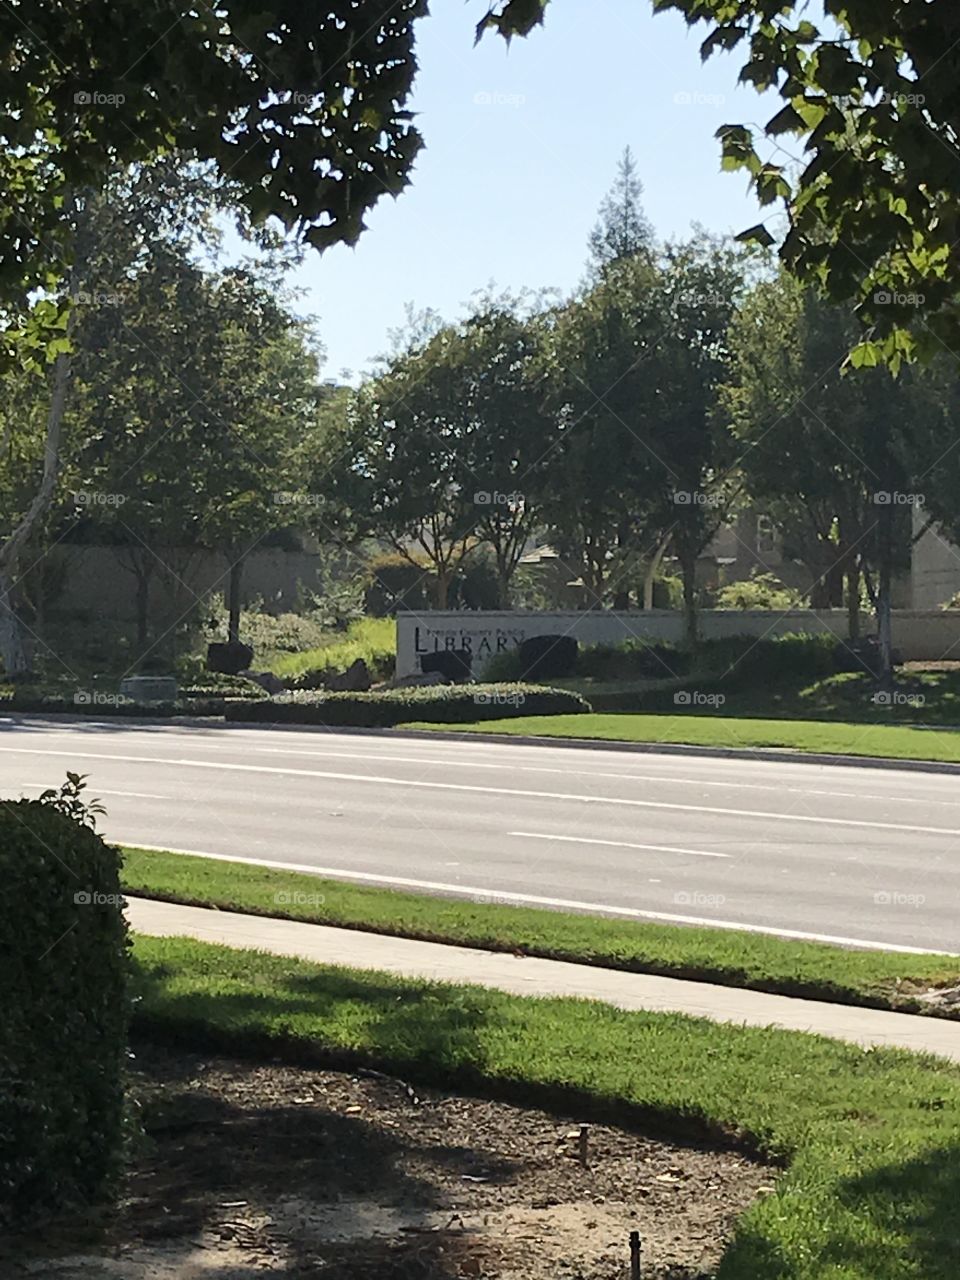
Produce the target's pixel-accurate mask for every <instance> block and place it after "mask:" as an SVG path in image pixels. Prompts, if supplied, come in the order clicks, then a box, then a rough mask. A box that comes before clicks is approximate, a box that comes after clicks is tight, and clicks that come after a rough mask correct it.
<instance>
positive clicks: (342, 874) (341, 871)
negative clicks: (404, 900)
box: [110, 835, 944, 956]
mask: <svg viewBox="0 0 960 1280" xmlns="http://www.w3.org/2000/svg"><path fill="white" fill-rule="evenodd" d="M110 838H111V840H112V841H114V842H115V843H117V844H125V845H126V846H127V848H129V849H144V850H146V852H147V853H179V854H183V855H186V856H188V857H191V858H212V859H213V860H214V861H216V862H242V863H244V864H245V865H246V866H252V867H271V868H273V869H274V870H279V871H302V872H304V873H305V874H307V875H314V876H328V877H330V878H331V879H334V880H358V881H361V882H362V883H364V884H389V885H398V886H401V887H403V888H405V889H432V890H434V891H435V892H440V893H450V894H454V895H455V896H458V897H471V898H492V899H494V900H496V901H498V902H503V901H509V902H518V903H521V904H523V903H530V904H532V905H534V906H538V907H564V908H566V909H568V910H572V911H585V912H593V913H595V914H596V913H599V914H602V915H612V916H626V917H628V918H629V919H631V920H665V921H668V922H669V923H672V924H696V925H704V926H705V927H707V928H710V929H735V930H740V932H742V933H762V934H767V935H769V936H771V937H774V938H797V939H800V940H802V941H804V942H828V943H833V944H835V945H837V946H842V947H861V948H863V949H865V950H867V951H902V952H904V953H905V954H906V955H911V956H937V955H943V954H944V953H943V952H942V951H935V950H933V949H931V948H930V947H909V946H905V945H903V944H901V943H897V942H871V941H867V940H866V939H864V938H845V937H838V936H835V935H833V934H829V933H807V932H806V931H803V930H799V929H775V928H772V927H770V926H768V925H761V924H741V923H740V922H739V921H736V920H711V919H709V918H708V917H706V916H677V915H668V914H667V913H665V912H662V911H640V910H638V909H636V908H634V907H614V906H611V905H609V904H608V903H603V902H581V901H579V900H578V899H576V898H546V897H541V896H539V895H538V894H533V893H513V892H510V891H508V890H506V889H479V888H477V887H476V886H473V885H466V884H447V883H444V881H442V880H411V879H409V878H408V877H406V876H382V875H375V874H373V873H372V872H369V871H349V870H347V869H345V868H343V867H317V866H312V865H310V864H309V863H306V862H275V861H273V860H272V859H270V858H238V857H235V856H234V855H232V854H227V853H204V852H203V851H202V850H200V849H167V848H164V847H163V845H159V844H138V843H137V842H136V841H133V840H124V839H123V838H122V837H120V836H115V835H112V836H111V837H110ZM128 896H130V897H136V896H137V895H136V894H130V895H128Z"/></svg>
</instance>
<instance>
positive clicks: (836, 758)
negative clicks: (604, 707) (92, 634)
mask: <svg viewBox="0 0 960 1280" xmlns="http://www.w3.org/2000/svg"><path fill="white" fill-rule="evenodd" d="M37 720H39V721H41V722H43V723H52V724H67V725H88V726H90V727H91V728H94V727H96V726H103V727H104V728H110V729H115V728H118V727H122V726H123V725H130V726H131V727H133V728H170V727H178V726H183V727H184V728H200V729H222V730H227V731H229V730H232V729H258V730H263V731H267V732H270V733H325V734H336V735H338V736H339V735H341V734H343V735H346V736H351V737H367V738H413V739H420V740H421V741H425V742H430V741H440V742H475V743H483V742H492V743H496V744H497V745H502V746H520V747H558V748H566V749H568V750H577V751H621V752H630V753H632V754H636V755H659V756H680V757H681V758H682V757H687V758H693V759H696V758H698V757H699V758H705V759H719V760H754V761H756V760H764V761H766V760H769V761H772V762H773V763H775V764H810V765H837V766H839V767H840V768H846V769H895V770H899V771H900V772H902V773H933V774H938V773H939V774H960V763H951V762H949V761H946V760H898V759H896V758H895V757H890V756H850V755H829V754H826V753H819V752H814V751H791V750H790V749H789V748H786V747H705V746H696V745H692V744H687V743H679V742H623V741H620V740H618V739H615V738H554V737H546V736H541V737H537V736H536V735H532V734H523V735H521V734H513V733H458V732H456V730H453V729H403V728H400V729H366V728H359V727H357V726H355V725H322V724H264V723H263V722H257V721H238V720H231V721H224V720H223V719H221V718H220V717H217V716H171V717H163V716H142V717H141V716H105V717H102V718H98V717H95V716H71V715H70V714H69V713H68V712H58V711H48V712H40V711H37V712H31V711H24V712H8V713H7V714H5V715H3V714H0V730H2V727H3V724H4V722H5V721H13V722H14V723H19V722H29V721H37Z"/></svg>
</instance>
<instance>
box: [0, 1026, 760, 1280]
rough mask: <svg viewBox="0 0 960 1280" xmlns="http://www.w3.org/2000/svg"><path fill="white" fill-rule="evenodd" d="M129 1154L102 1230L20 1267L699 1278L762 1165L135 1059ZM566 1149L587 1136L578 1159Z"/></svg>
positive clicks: (556, 1123) (441, 1096) (599, 1133)
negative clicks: (632, 1273)
mask: <svg viewBox="0 0 960 1280" xmlns="http://www.w3.org/2000/svg"><path fill="white" fill-rule="evenodd" d="M135 1087H136V1090H137V1092H138V1094H139V1096H140V1098H141V1100H142V1108H143V1113H142V1114H143V1122H144V1128H145V1130H146V1133H147V1141H146V1144H145V1149H144V1151H143V1152H142V1154H141V1156H140V1158H139V1159H138V1160H137V1162H136V1164H135V1167H134V1168H133V1169H132V1171H131V1174H130V1177H129V1179H128V1184H127V1187H126V1194H125V1196H124V1199H123V1202H122V1204H121V1206H120V1208H119V1210H118V1212H117V1213H116V1214H115V1216H114V1217H113V1218H112V1220H111V1221H110V1222H108V1223H106V1224H104V1226H103V1227H102V1229H101V1230H99V1231H98V1233H97V1234H96V1236H95V1238H94V1237H91V1235H90V1233H89V1231H88V1233H87V1239H86V1240H85V1241H83V1242H82V1243H81V1237H79V1236H78V1234H77V1232H76V1231H74V1232H66V1233H63V1234H62V1235H61V1237H60V1239H59V1240H58V1241H56V1242H55V1241H52V1240H50V1239H49V1238H47V1239H45V1240H44V1241H43V1244H42V1248H43V1252H44V1256H42V1257H41V1256H40V1255H39V1253H38V1252H36V1249H37V1248H38V1246H36V1245H34V1246H32V1247H33V1249H34V1250H35V1251H34V1252H33V1253H32V1255H31V1256H25V1255H24V1253H22V1252H21V1253H20V1254H18V1256H17V1258H16V1260H13V1259H10V1258H9V1256H8V1263H9V1264H10V1265H12V1266H13V1268H14V1270H13V1272H12V1274H13V1275H20V1276H31V1277H34V1276H42V1277H45V1278H47V1277H49V1278H50V1280H253V1277H259V1276H264V1275H268V1276H269V1275H279V1276H284V1277H287V1278H288V1280H293V1278H294V1277H296V1278H297V1280H306V1278H307V1277H310V1278H316V1280H461V1278H463V1277H480V1278H482V1280H487V1278H489V1280H494V1278H495V1280H558V1278H560V1280H614V1277H616V1278H618V1280H619V1278H620V1277H623V1276H625V1275H628V1274H629V1247H628V1242H629V1235H630V1232H631V1231H639V1232H640V1234H641V1237H642V1241H643V1259H644V1269H643V1275H644V1277H645V1280H703V1278H705V1277H709V1276H710V1275H712V1274H713V1271H714V1269H715V1267H716V1264H717V1263H718V1261H719V1259H720V1256H721V1254H722V1252H723V1246H724V1242H725V1241H726V1240H727V1239H728V1238H729V1235H730V1233H731V1230H732V1227H733V1223H734V1221H735V1219H736V1218H737V1217H738V1215H739V1214H740V1213H742V1212H743V1210H744V1209H746V1208H747V1207H748V1206H749V1205H750V1204H751V1203H752V1202H753V1201H754V1199H755V1198H756V1197H757V1196H758V1195H763V1194H767V1193H769V1192H770V1191H771V1190H772V1189H773V1187H772V1180H773V1173H772V1171H771V1170H770V1169H768V1168H765V1167H764V1166H762V1165H759V1164H756V1163H754V1162H752V1161H750V1160H749V1159H747V1158H745V1157H743V1156H741V1155H738V1154H734V1153H731V1152H719V1151H709V1150H702V1149H699V1148H697V1147H694V1146H690V1145H686V1144H683V1143H668V1142H660V1141H654V1140H651V1139H649V1138H645V1137H642V1136H638V1135H637V1134H635V1133H629V1132H626V1131H624V1130H620V1129H615V1128H611V1127H608V1126H604V1125H590V1126H589V1127H588V1129H587V1131H586V1137H585V1139H583V1140H582V1139H581V1126H580V1125H579V1123H578V1122H577V1118H576V1117H572V1116H570V1117H560V1116H556V1115H551V1114H548V1113H546V1112H543V1111H536V1110H529V1109H526V1108H521V1107H516V1106H509V1105H505V1104H503V1103H495V1102H489V1101H482V1100H479V1099H474V1098H465V1097H460V1096H456V1095H451V1094H446V1093H442V1092H438V1091H436V1090H423V1091H420V1092H418V1093H414V1091H412V1090H410V1089H409V1088H408V1087H406V1086H405V1085H404V1084H403V1083H402V1082H399V1081H394V1080H391V1079H389V1078H387V1077H385V1076H378V1075H376V1074H375V1073H363V1074H359V1075H349V1074H343V1073H339V1072H328V1071H314V1070H304V1069H299V1068H291V1067H286V1066H281V1065H276V1064H274V1065H265V1066H252V1065H250V1064H248V1063H242V1062H236V1061H232V1060H230V1059H225V1058H214V1057H200V1056H196V1055H187V1054H183V1053H172V1052H168V1051H165V1050H159V1049H154V1048H150V1049H141V1051H140V1053H139V1054H138V1059H137V1077H136V1086H135ZM582 1141H585V1143H586V1151H585V1162H584V1160H583V1158H582V1157H583V1148H582Z"/></svg>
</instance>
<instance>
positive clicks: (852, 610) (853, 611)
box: [847, 556, 860, 640]
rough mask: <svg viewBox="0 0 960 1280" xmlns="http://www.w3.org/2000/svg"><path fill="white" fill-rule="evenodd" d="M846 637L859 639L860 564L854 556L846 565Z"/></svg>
mask: <svg viewBox="0 0 960 1280" xmlns="http://www.w3.org/2000/svg"><path fill="white" fill-rule="evenodd" d="M847 639H848V640H859V639H860V566H859V564H857V558H856V556H851V557H850V560H849V562H848V565H847Z"/></svg>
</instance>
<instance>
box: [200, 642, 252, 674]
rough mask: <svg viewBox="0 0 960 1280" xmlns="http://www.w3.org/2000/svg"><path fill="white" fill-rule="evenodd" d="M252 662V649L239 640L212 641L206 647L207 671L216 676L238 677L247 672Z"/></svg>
mask: <svg viewBox="0 0 960 1280" xmlns="http://www.w3.org/2000/svg"><path fill="white" fill-rule="evenodd" d="M251 662H253V648H252V646H251V645H248V644H244V643H243V642H242V641H241V640H227V641H226V642H225V643H220V642H219V641H214V643H213V644H209V645H207V670H208V671H214V672H216V673H217V674H218V675H224V676H238V675H239V674H240V672H241V671H249V670H250V663H251Z"/></svg>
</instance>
